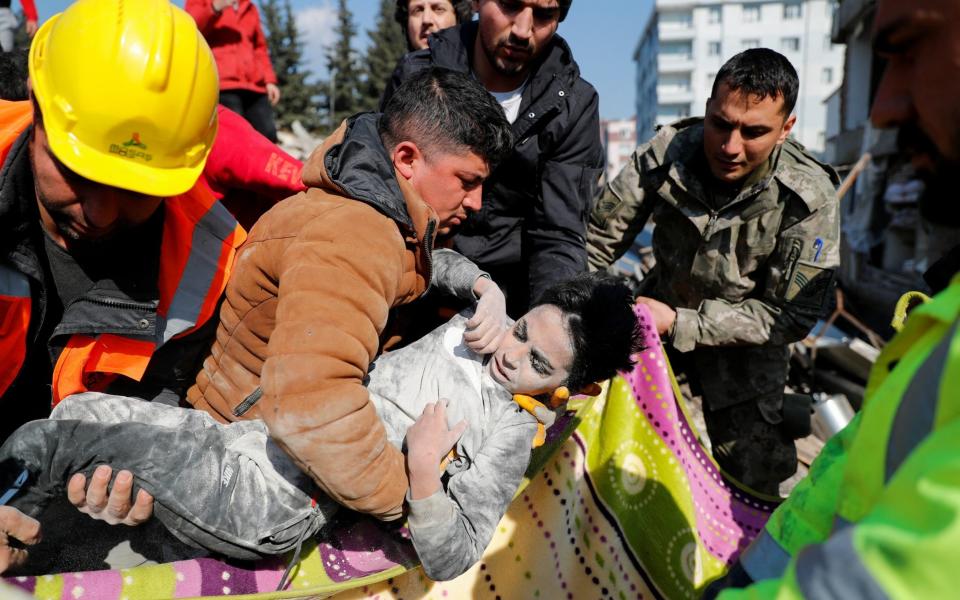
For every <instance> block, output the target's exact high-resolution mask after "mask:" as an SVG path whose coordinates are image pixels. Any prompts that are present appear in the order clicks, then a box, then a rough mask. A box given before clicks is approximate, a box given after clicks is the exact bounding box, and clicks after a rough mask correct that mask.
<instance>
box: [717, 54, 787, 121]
mask: <svg viewBox="0 0 960 600" xmlns="http://www.w3.org/2000/svg"><path fill="white" fill-rule="evenodd" d="M722 83H725V84H727V87H729V88H730V89H731V90H734V91H738V92H740V93H741V94H744V95H754V96H757V97H758V98H759V99H760V100H763V99H764V98H770V99H772V100H776V99H777V96H783V111H782V112H783V115H784V116H785V117H789V116H790V113H792V112H793V108H794V107H795V106H796V105H797V93H798V92H799V90H800V78H799V77H797V70H796V69H794V68H793V65H791V64H790V61H789V60H787V57H786V56H784V55H782V54H780V53H779V52H775V51H773V50H771V49H770V48H750V49H749V50H744V51H743V52H741V53H740V54H737V55H736V56H734V57H733V58H731V59H730V60H728V61H727V62H726V63H724V65H723V66H722V67H720V70H719V71H718V72H717V77H716V78H715V79H714V80H713V89H711V91H710V96H711V97H712V98H716V97H717V90H718V89H719V88H720V84H722Z"/></svg>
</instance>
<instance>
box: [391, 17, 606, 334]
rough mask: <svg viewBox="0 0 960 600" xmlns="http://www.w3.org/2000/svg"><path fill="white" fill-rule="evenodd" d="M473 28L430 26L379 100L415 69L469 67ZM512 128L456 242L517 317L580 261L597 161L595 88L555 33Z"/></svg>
mask: <svg viewBox="0 0 960 600" xmlns="http://www.w3.org/2000/svg"><path fill="white" fill-rule="evenodd" d="M476 36H477V23H476V22H472V23H467V24H464V25H462V26H459V27H453V28H450V29H445V30H443V31H441V32H439V33H437V34H435V35H433V36H431V37H430V47H429V48H428V49H424V50H418V51H416V52H411V53H410V54H407V55H406V56H405V57H404V58H403V59H401V61H400V63H399V64H398V65H397V68H396V70H395V71H394V74H393V77H392V78H391V81H390V82H389V83H388V84H387V88H386V91H385V92H384V97H383V100H382V103H381V107H383V106H385V105H386V102H387V101H388V100H389V99H390V97H391V96H392V95H393V93H394V91H395V90H396V89H397V87H399V85H400V84H401V83H402V82H403V80H404V79H406V78H407V77H409V76H410V75H412V74H413V73H416V72H417V71H420V70H422V69H425V68H428V67H430V66H437V67H443V68H447V69H451V70H454V71H459V72H463V73H469V72H470V65H471V58H472V54H473V48H474V41H475V39H476ZM513 131H514V134H515V135H516V140H517V141H516V145H515V147H514V152H513V154H512V155H511V156H509V157H508V158H507V159H505V160H504V161H503V162H502V163H501V164H500V165H499V166H498V167H497V169H496V170H495V171H494V172H493V174H492V175H491V176H490V178H489V179H488V180H487V181H486V182H485V183H484V188H483V207H482V208H481V210H480V211H479V212H478V213H476V214H474V215H472V216H471V217H470V218H469V219H468V220H467V222H466V223H465V224H464V226H463V227H462V229H461V230H460V231H459V232H458V233H457V235H456V237H455V238H454V247H455V249H456V250H458V251H459V252H461V253H462V254H463V255H465V256H466V257H468V258H470V259H472V260H473V261H474V262H475V263H477V264H478V265H479V266H480V267H481V268H482V269H484V270H486V271H489V272H490V274H491V275H492V276H493V278H494V279H495V280H497V282H498V283H499V284H500V285H501V287H504V288H505V291H506V292H507V296H508V301H509V309H510V313H511V315H513V316H514V317H518V316H519V313H522V312H524V311H525V310H526V308H527V307H528V306H529V304H530V302H531V301H533V300H536V299H537V298H538V297H539V296H540V294H541V293H542V292H543V291H544V290H545V289H546V288H547V287H549V286H550V285H552V284H553V283H556V282H558V281H562V280H564V279H567V278H569V277H570V276H572V275H575V274H577V273H581V272H583V271H585V270H586V268H587V253H586V228H587V219H588V216H589V214H590V210H591V203H592V198H593V196H594V191H595V190H596V185H597V183H598V180H599V177H600V174H601V172H602V167H603V162H604V159H603V148H602V146H601V143H600V116H599V98H598V96H597V92H596V90H594V89H593V86H591V85H590V84H589V83H587V82H586V81H584V80H583V79H582V78H581V77H580V69H579V67H578V66H577V63H576V62H574V60H573V55H572V53H571V51H570V47H569V46H568V45H567V43H566V42H565V41H564V40H563V38H561V37H560V36H559V35H555V36H554V37H553V39H552V40H551V42H550V44H549V45H548V47H547V48H545V49H544V52H543V54H542V55H541V57H540V59H539V60H538V62H537V64H535V65H534V66H533V69H532V70H531V73H530V77H529V78H528V80H527V84H526V87H525V88H524V90H523V96H522V99H521V103H520V112H519V115H518V116H517V120H516V121H515V122H514V123H513Z"/></svg>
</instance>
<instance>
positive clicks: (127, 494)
mask: <svg viewBox="0 0 960 600" xmlns="http://www.w3.org/2000/svg"><path fill="white" fill-rule="evenodd" d="M112 473H113V470H112V469H111V468H110V467H109V466H107V465H100V466H99V467H97V470H96V471H94V472H93V477H91V478H90V487H89V488H87V486H86V484H87V478H86V477H85V476H84V475H83V474H82V473H77V474H76V475H74V476H73V477H71V478H70V481H69V483H67V498H69V500H70V503H71V504H73V505H74V506H76V507H77V510H79V511H80V512H82V513H85V514H88V515H90V517H91V518H93V519H96V520H98V521H106V522H107V523H109V524H111V525H120V524H123V525H140V524H141V523H143V522H144V521H146V520H147V519H149V518H150V516H151V515H153V496H151V495H150V494H148V493H147V492H145V491H144V490H140V492H139V493H138V494H137V499H136V502H134V503H133V505H132V506H131V504H130V499H131V492H132V491H133V475H132V474H131V473H130V471H120V472H119V473H117V478H116V480H115V481H114V483H113V489H112V490H110V494H109V496H108V495H107V487H108V486H109V484H110V476H111V475H112Z"/></svg>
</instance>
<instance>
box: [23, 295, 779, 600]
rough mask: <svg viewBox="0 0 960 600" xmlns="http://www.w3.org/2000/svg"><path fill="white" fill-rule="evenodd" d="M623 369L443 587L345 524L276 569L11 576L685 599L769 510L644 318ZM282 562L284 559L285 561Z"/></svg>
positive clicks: (381, 529) (373, 533)
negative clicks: (721, 448) (701, 426)
mask: <svg viewBox="0 0 960 600" xmlns="http://www.w3.org/2000/svg"><path fill="white" fill-rule="evenodd" d="M637 312H638V316H639V317H640V319H641V322H642V323H643V325H644V332H645V340H646V345H647V350H645V351H644V352H643V353H642V355H640V356H639V360H638V362H637V365H636V367H635V368H634V370H633V371H632V372H631V373H626V374H622V375H621V376H618V377H616V378H614V379H613V380H611V382H610V383H609V384H608V385H607V386H606V388H605V390H604V392H603V393H602V394H601V395H600V396H598V397H596V398H580V399H577V400H575V401H574V402H572V403H571V407H570V408H571V410H570V411H569V412H568V413H567V415H566V416H565V417H564V418H562V419H561V420H560V421H559V422H558V423H557V424H556V425H555V426H554V427H553V428H551V430H550V435H549V436H548V439H547V443H546V444H545V445H544V446H542V447H541V448H539V449H538V450H537V451H536V453H535V455H534V460H533V462H532V464H531V466H530V469H529V471H528V480H527V481H525V487H524V488H523V490H522V491H521V492H520V493H519V494H518V496H517V498H516V500H515V501H514V502H513V504H511V506H510V509H509V511H508V512H507V514H506V515H505V516H504V518H503V520H502V521H501V523H500V526H499V528H498V531H497V533H496V535H495V537H494V539H493V541H492V542H491V543H490V546H489V547H488V548H487V551H486V553H485V554H484V557H483V560H481V562H480V563H478V564H477V565H475V566H474V567H473V568H472V569H471V570H470V571H468V572H467V573H465V574H464V575H462V576H461V577H459V578H457V579H456V580H454V581H451V582H445V583H435V582H432V581H430V580H428V579H427V578H426V577H425V576H424V575H423V572H422V571H421V570H420V569H418V568H416V554H415V553H414V551H413V549H412V546H411V545H410V543H409V540H408V538H407V535H406V530H405V529H403V528H397V527H390V526H387V525H384V524H381V523H377V522H375V521H373V520H369V519H364V518H359V517H356V516H353V517H349V518H344V519H341V520H340V521H339V522H338V523H337V525H336V526H335V527H334V528H333V530H332V531H331V533H330V535H329V537H328V538H327V539H326V541H324V542H321V543H320V544H319V545H317V544H314V545H311V546H309V547H305V548H304V551H303V558H302V560H301V562H300V563H299V566H298V567H297V568H295V569H294V571H293V574H292V581H291V584H290V586H289V587H288V588H287V590H285V591H282V592H275V591H273V590H275V589H276V587H277V584H278V583H279V581H280V578H281V576H282V573H283V570H284V568H285V564H284V562H283V561H281V560H273V561H264V562H262V563H258V564H257V565H254V566H251V565H229V564H226V563H223V562H220V561H216V560H213V559H198V560H192V561H182V562H176V563H169V564H163V565H154V566H145V567H138V568H135V569H129V570H123V571H98V572H86V573H72V574H63V575H47V576H42V577H21V578H9V579H7V580H6V582H7V583H8V584H12V585H14V586H16V587H19V588H22V589H24V590H25V591H27V592H30V593H32V594H34V596H35V597H37V598H49V599H51V600H54V599H55V600H61V599H63V600H80V599H82V598H93V599H96V600H108V599H114V598H116V599H119V598H129V599H131V600H135V599H146V598H192V597H203V598H209V597H217V596H239V597H247V598H254V597H255V598H257V599H260V600H263V599H268V598H294V597H305V596H309V597H328V596H332V595H334V594H337V598H344V599H346V598H362V597H375V598H381V599H386V598H424V597H425V598H438V599H440V598H491V599H493V598H501V597H503V598H515V597H524V598H544V599H553V598H568V599H570V600H573V599H574V598H616V599H626V598H639V597H649V596H653V597H657V598H671V599H674V598H695V597H698V596H699V593H700V591H702V589H703V587H704V585H705V584H706V583H707V582H709V581H710V580H711V579H713V578H715V577H716V576H718V575H719V574H720V573H722V572H723V571H724V570H725V569H726V567H727V565H729V564H730V563H731V562H732V561H733V560H734V559H735V558H736V556H737V554H738V553H739V551H740V550H741V549H742V548H743V547H745V546H746V544H748V543H749V541H750V540H752V539H753V537H755V536H756V534H757V533H758V532H759V531H760V529H761V528H762V527H763V524H764V522H765V521H766V519H767V517H768V516H769V514H770V512H772V510H773V509H774V508H775V503H774V502H772V501H770V499H765V498H761V497H757V496H756V495H754V494H751V493H749V492H747V491H745V490H742V489H740V488H739V487H737V486H736V485H735V484H732V483H731V482H730V481H728V479H727V478H726V477H725V476H724V475H723V474H722V473H721V472H720V471H719V469H718V468H717V466H716V464H715V463H714V462H713V460H712V459H711V458H710V456H709V453H708V452H706V451H705V450H704V448H703V447H702V446H701V445H700V442H699V441H698V439H697V435H696V432H695V431H694V429H693V428H692V427H691V425H690V423H689V419H688V418H687V416H686V414H685V413H684V409H683V406H682V401H680V402H678V401H677V398H678V397H679V394H678V393H677V391H676V383H675V381H674V379H673V375H672V373H671V371H670V367H669V364H668V363H667V360H666V357H665V355H664V354H663V352H662V350H661V347H660V341H659V338H658V337H657V334H656V332H655V331H654V330H653V328H652V327H651V326H650V325H651V323H652V320H651V318H650V315H649V313H647V312H646V309H644V308H642V307H638V309H637ZM288 558H289V557H288Z"/></svg>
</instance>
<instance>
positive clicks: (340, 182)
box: [303, 113, 437, 245]
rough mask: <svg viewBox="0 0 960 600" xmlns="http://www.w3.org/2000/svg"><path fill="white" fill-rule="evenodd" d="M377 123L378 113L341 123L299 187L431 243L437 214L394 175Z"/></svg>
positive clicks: (307, 167)
mask: <svg viewBox="0 0 960 600" xmlns="http://www.w3.org/2000/svg"><path fill="white" fill-rule="evenodd" d="M379 120H380V115H379V114H376V113H361V114H359V115H355V116H353V117H350V118H349V119H347V120H345V121H344V122H343V124H342V125H340V127H339V128H338V129H337V131H335V132H334V133H333V134H332V135H331V136H330V137H328V138H327V139H326V140H325V141H324V143H323V144H321V145H320V147H319V148H317V149H316V150H314V152H313V154H311V155H310V158H308V159H307V162H306V164H305V165H304V167H303V182H304V184H306V185H307V186H309V187H317V188H321V189H325V190H327V191H331V192H333V193H335V194H337V195H340V196H346V197H348V198H352V199H354V200H358V201H360V202H364V203H366V204H369V205H370V206H372V207H373V208H375V209H377V210H378V211H379V212H381V213H383V214H384V215H386V216H387V217H389V218H391V219H393V220H394V221H395V222H396V223H397V224H398V225H399V226H400V228H401V230H402V231H404V232H405V234H406V235H408V236H413V237H414V238H415V239H416V241H418V242H419V241H423V240H424V238H425V237H431V238H432V234H430V235H428V233H430V231H429V230H432V229H435V227H436V225H435V222H436V221H437V216H436V213H435V212H434V210H433V209H432V208H431V207H430V206H429V205H428V204H427V203H426V202H424V201H423V199H422V198H421V197H420V195H419V194H417V192H416V190H414V189H413V186H412V185H410V183H408V182H407V180H406V179H404V178H403V177H401V176H400V175H399V174H398V173H397V172H396V169H394V167H393V163H392V161H391V159H390V155H389V154H388V153H387V149H386V148H384V146H383V142H382V141H381V140H380V134H379V133H378V131H377V126H378V123H379ZM431 222H433V223H434V225H430V223H431ZM432 242H433V240H432V239H431V240H430V244H431V245H432Z"/></svg>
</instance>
